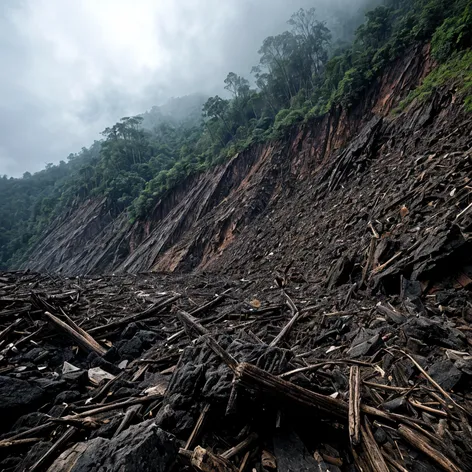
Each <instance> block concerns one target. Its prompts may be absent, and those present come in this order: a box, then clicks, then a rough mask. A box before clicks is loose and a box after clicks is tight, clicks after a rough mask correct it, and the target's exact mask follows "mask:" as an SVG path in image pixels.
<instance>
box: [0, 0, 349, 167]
mask: <svg viewBox="0 0 472 472" xmlns="http://www.w3.org/2000/svg"><path fill="white" fill-rule="evenodd" d="M311 6H318V7H319V10H320V15H322V14H323V12H326V11H327V10H329V9H332V8H333V7H336V8H343V7H346V6H349V8H352V2H351V1H350V0H337V1H336V0H331V1H328V0H311V1H309V0H294V1H292V2H287V1H286V0H225V1H221V0H172V1H169V0H69V1H63V0H2V3H1V6H0V61H1V64H2V72H3V73H2V74H1V76H0V174H7V175H13V176H20V175H22V173H23V172H25V171H27V170H28V171H30V172H34V171H37V170H40V169H41V168H43V167H44V165H45V163H47V162H53V163H56V162H58V161H59V160H61V159H65V158H66V157H67V155H68V154H69V153H71V152H76V151H78V150H80V148H81V147H82V146H88V145H89V144H91V143H92V142H93V140H94V139H97V138H99V136H100V135H99V133H100V131H102V130H103V129H104V128H105V127H106V126H108V125H110V124H113V123H114V122H116V121H117V120H118V119H119V118H120V117H122V116H129V115H132V114H137V113H140V112H143V111H145V110H146V109H149V108H151V107H152V106H153V105H156V104H161V103H163V102H164V101H166V100H167V99H168V98H170V97H173V96H182V95H186V94H189V93H193V92H202V93H206V94H215V93H220V94H221V93H222V89H223V80H224V79H225V77H226V74H227V73H228V72H229V71H234V72H237V73H238V74H242V75H246V76H249V72H250V70H251V67H252V66H253V65H255V64H256V63H257V62H258V55H257V50H258V49H259V46H260V45H261V43H262V41H263V39H264V38H265V37H267V36H268V35H271V34H277V33H279V32H281V31H283V29H284V28H286V21H287V19H288V18H289V17H290V15H291V14H292V13H293V12H294V11H296V10H297V9H298V8H300V7H305V8H309V7H311Z"/></svg>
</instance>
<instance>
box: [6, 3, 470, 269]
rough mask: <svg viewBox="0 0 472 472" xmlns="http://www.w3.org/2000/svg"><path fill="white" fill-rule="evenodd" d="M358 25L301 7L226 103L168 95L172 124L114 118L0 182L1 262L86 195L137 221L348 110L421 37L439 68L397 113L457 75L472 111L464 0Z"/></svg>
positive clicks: (380, 10)
mask: <svg viewBox="0 0 472 472" xmlns="http://www.w3.org/2000/svg"><path fill="white" fill-rule="evenodd" d="M374 3H378V2H374ZM360 23H361V21H360V19H359V18H353V19H351V20H349V22H346V21H344V20H342V18H341V17H338V18H334V19H333V18H331V19H330V21H329V23H328V22H325V21H322V19H320V18H318V16H317V12H316V10H315V9H314V8H312V9H308V10H303V9H301V10H299V11H298V12H296V13H295V14H294V15H293V16H292V17H291V18H290V19H289V21H288V26H289V29H288V30H287V31H285V32H283V33H281V34H279V35H276V36H270V37H268V38H266V39H265V40H264V42H263V44H262V46H261V47H260V49H259V55H260V61H259V64H257V65H256V66H255V67H254V68H253V71H252V72H253V77H252V78H251V79H250V80H249V79H247V78H244V77H241V76H239V75H238V74H235V73H233V72H230V73H229V74H228V76H227V78H226V80H225V81H224V87H225V89H226V91H227V96H226V98H222V97H220V96H215V97H210V98H208V99H206V98H205V100H203V99H202V97H201V96H198V97H190V98H189V97H187V99H186V100H187V101H189V100H190V102H191V105H190V106H189V104H188V103H186V101H185V100H184V101H178V100H177V101H176V102H174V105H173V108H174V109H179V113H174V117H172V113H170V114H169V113H168V112H165V109H164V108H161V109H159V108H154V109H153V110H151V112H148V113H146V114H144V115H141V116H138V117H127V118H123V119H122V120H120V121H119V122H118V123H116V124H115V125H114V126H112V127H111V128H107V129H106V130H104V132H103V133H102V134H103V139H102V140H101V141H100V142H95V143H94V144H93V145H92V146H91V147H90V148H89V149H85V148H84V149H82V151H81V152H80V153H78V154H75V155H70V156H69V158H68V162H67V163H65V162H61V163H60V164H59V165H57V166H54V165H48V167H47V168H46V169H45V170H43V171H41V172H38V173H36V174H34V175H30V174H28V173H26V174H25V175H24V177H23V178H22V179H9V178H7V177H6V176H4V177H3V178H2V179H0V196H1V201H0V267H1V266H6V265H10V266H12V265H15V264H17V263H18V261H20V260H21V257H22V256H23V254H24V252H25V248H28V247H31V245H32V244H33V243H34V241H35V240H36V239H37V237H38V236H39V235H40V234H41V233H42V232H43V231H44V230H45V229H46V228H47V227H48V225H49V224H50V222H51V221H52V220H53V218H55V217H56V216H57V215H61V214H63V212H64V211H66V210H67V209H70V208H73V207H74V205H76V204H78V203H79V202H80V201H83V200H84V199H87V198H90V197H97V198H104V199H106V204H107V206H108V208H109V210H110V211H111V212H113V213H114V214H117V213H119V212H122V211H127V212H128V214H129V218H130V220H131V221H133V220H135V219H143V218H145V217H146V216H147V215H149V214H151V213H152V208H153V207H154V205H155V204H156V202H157V201H158V199H159V198H161V197H162V195H163V194H164V193H165V192H166V191H168V190H169V189H171V188H172V187H174V186H175V185H177V184H179V183H181V182H183V181H184V180H185V179H186V178H188V177H189V176H191V175H194V174H196V173H198V172H201V171H203V170H204V169H207V168H208V167H210V166H213V165H215V164H216V163H219V162H222V161H223V160H224V159H226V158H227V157H229V156H232V155H234V154H235V153H236V152H238V151H240V150H242V149H245V148H246V147H248V146H250V145H251V144H253V143H257V142H262V141H264V140H267V139H274V138H278V137H282V136H283V135H284V134H285V133H286V132H287V130H290V129H291V128H292V127H293V126H294V125H296V124H297V123H300V122H302V121H305V120H309V119H311V118H313V117H317V116H320V115H322V114H324V113H326V112H327V111H329V110H330V109H331V108H332V107H333V106H342V107H344V108H349V107H352V106H353V105H354V104H355V103H356V102H357V101H358V100H359V99H360V98H361V97H362V96H363V94H364V93H365V91H366V89H368V88H369V87H370V86H371V85H372V83H373V82H374V81H375V80H376V79H377V78H378V76H379V75H380V74H381V72H382V70H383V69H384V67H385V66H386V65H387V64H389V63H391V62H392V61H393V60H394V59H396V58H397V57H399V56H400V55H401V54H402V53H403V52H404V51H405V50H406V49H407V48H409V47H411V46H412V45H413V44H415V43H418V42H419V43H424V42H428V41H431V44H432V54H433V56H434V58H435V59H436V60H437V61H438V63H439V64H440V66H439V67H438V68H437V69H436V70H435V71H433V73H432V74H431V75H430V77H428V78H427V80H426V81H425V82H424V84H423V86H422V87H420V88H419V89H418V90H416V91H414V92H413V93H412V94H411V95H410V97H408V99H407V100H406V101H405V103H404V106H406V105H407V104H408V103H410V102H411V101H412V100H414V99H420V100H421V99H425V98H426V97H428V96H429V95H430V94H431V93H432V92H433V91H434V90H435V89H436V88H437V87H438V86H441V85H442V84H444V83H445V82H446V81H448V80H455V81H457V82H458V84H459V87H460V90H461V91H462V92H463V94H464V96H465V100H466V105H467V106H468V107H469V108H471V109H472V99H471V98H469V96H468V95H469V93H472V92H471V90H472V72H471V71H472V68H471V65H472V53H471V52H470V50H469V48H470V46H471V43H472V0H450V1H448V2H444V0H384V1H383V4H382V5H381V6H377V7H376V8H373V9H371V10H370V11H368V12H367V14H366V15H365V21H364V23H363V24H360ZM359 25H360V26H359ZM199 100H200V102H199ZM176 104H177V105H178V106H176ZM202 105H203V106H202ZM171 108H172V105H171ZM200 109H201V110H202V115H201V116H200V114H199V111H198V110H200ZM185 116H187V117H188V119H184V117H185Z"/></svg>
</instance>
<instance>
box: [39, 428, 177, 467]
mask: <svg viewBox="0 0 472 472" xmlns="http://www.w3.org/2000/svg"><path fill="white" fill-rule="evenodd" d="M177 451H178V448H177V443H176V440H175V437H174V436H173V435H171V434H169V433H167V432H165V431H163V430H162V429H160V428H158V427H157V425H156V424H155V422H154V421H153V420H149V421H145V422H143V423H140V424H138V425H135V426H131V427H129V428H128V429H126V430H125V431H123V432H122V433H120V434H119V435H118V436H116V437H115V438H113V439H104V438H95V439H92V440H90V441H87V442H82V443H78V444H75V445H74V446H73V447H71V448H70V449H68V450H67V451H65V452H64V453H62V454H61V456H60V457H59V458H58V459H57V460H56V461H55V462H54V464H53V465H52V466H51V467H50V468H49V469H48V472H62V471H64V470H68V471H69V472H92V471H94V472H111V471H120V472H138V471H139V472H167V471H168V470H170V467H171V465H172V464H173V462H174V460H175V458H176V455H177Z"/></svg>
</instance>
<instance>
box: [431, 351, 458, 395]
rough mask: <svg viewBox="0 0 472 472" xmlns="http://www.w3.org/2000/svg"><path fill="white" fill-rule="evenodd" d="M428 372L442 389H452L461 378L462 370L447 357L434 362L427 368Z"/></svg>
mask: <svg viewBox="0 0 472 472" xmlns="http://www.w3.org/2000/svg"><path fill="white" fill-rule="evenodd" d="M428 374H429V375H431V377H432V378H433V379H434V380H435V381H436V382H437V383H438V384H439V385H441V387H442V388H443V389H444V390H452V389H453V388H454V387H455V386H456V385H457V383H458V382H459V381H460V380H461V378H462V372H461V371H460V370H459V369H458V368H457V367H455V365H454V364H453V362H452V361H450V360H448V359H445V360H441V361H438V362H435V363H434V364H433V365H432V366H431V367H430V368H429V370H428Z"/></svg>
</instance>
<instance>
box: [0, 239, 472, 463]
mask: <svg viewBox="0 0 472 472" xmlns="http://www.w3.org/2000/svg"><path fill="white" fill-rule="evenodd" d="M374 239H375V241H377V242H376V244H375V246H372V247H377V248H378V247H379V246H381V244H382V243H381V242H379V240H377V238H376V237H375V235H374V238H373V240H374ZM369 254H370V255H369V261H368V267H369V270H371V269H372V268H373V261H374V259H375V257H376V256H375V251H374V250H371V251H369ZM387 260H388V259H387ZM394 263H395V260H392V261H391V262H389V264H394ZM340 267H341V266H340ZM383 270H385V271H387V270H388V267H384V268H383ZM368 273H369V272H366V271H365V267H364V272H363V274H364V275H365V274H368ZM370 273H371V272H370ZM378 273H380V272H378ZM283 274H284V275H283V277H282V278H281V280H282V282H280V281H279V283H278V284H277V286H276V287H271V288H267V286H266V285H265V282H264V281H263V280H259V281H254V282H251V283H249V282H248V281H247V280H246V279H243V280H239V281H230V280H224V281H221V280H218V279H213V278H211V277H208V276H205V277H203V276H200V278H198V277H197V276H195V278H192V279H187V278H181V277H179V276H163V275H159V274H147V275H141V276H137V277H134V276H119V277H114V276H109V277H101V278H72V279H67V278H59V277H57V276H54V277H53V276H49V275H46V276H42V275H39V274H31V273H21V272H20V273H14V274H12V273H5V274H3V275H2V277H0V309H1V316H0V396H1V400H2V403H1V404H0V414H2V418H3V419H4V423H3V425H2V426H1V430H0V466H1V467H3V468H4V469H5V470H18V471H20V470H30V471H36V472H40V471H43V470H44V471H46V470H50V471H59V470H66V469H67V470H69V471H70V472H81V471H82V470H89V468H90V467H91V464H92V463H93V464H95V466H96V464H100V467H103V468H104V469H105V468H107V467H108V468H110V469H107V470H114V469H113V467H119V470H123V471H124V472H134V471H135V470H154V469H157V468H159V470H162V471H169V472H177V471H189V472H190V471H191V470H199V471H202V472H207V471H208V472H209V471H219V472H223V471H234V472H236V471H239V472H244V471H246V472H250V471H252V470H254V469H255V470H260V471H261V472H276V471H279V472H282V471H284V472H285V471H286V470H297V471H298V470H301V471H303V470H306V471H308V470H320V471H327V470H329V471H330V472H342V471H345V470H346V471H348V470H349V471H352V470H356V469H357V470H359V471H362V472H379V471H380V472H388V471H394V470H396V471H400V472H404V471H408V470H412V465H413V464H414V463H415V462H416V463H419V462H420V463H421V464H422V467H423V470H429V469H428V467H430V468H432V467H433V466H434V467H436V469H438V470H444V471H447V472H461V471H464V472H465V471H466V470H468V465H467V464H468V458H469V455H470V454H471V453H472V429H471V428H470V425H469V420H470V417H471V413H470V412H471V404H470V401H471V400H470V398H469V395H468V391H469V388H470V387H471V386H472V384H471V382H470V380H471V378H472V355H471V354H470V350H469V346H470V345H472V330H471V329H470V328H469V326H468V325H467V323H466V320H465V319H464V317H465V316H466V315H465V312H464V311H463V310H462V311H461V310H458V311H457V312H456V311H454V310H455V308H454V306H448V305H446V303H445V300H447V298H445V295H444V296H443V298H441V300H442V302H443V304H442V305H441V311H439V309H438V308H437V307H436V304H433V305H431V303H432V301H433V299H432V297H429V298H424V299H422V300H421V303H420V302H419V301H418V300H419V299H414V298H413V295H411V294H412V293H413V294H414V293H417V288H418V287H417V286H416V285H413V286H412V285H411V283H410V285H409V284H408V283H406V282H405V281H403V282H402V284H403V285H402V293H404V294H405V297H404V298H403V299H401V300H399V299H398V298H397V297H392V298H382V299H381V300H379V299H376V298H372V299H365V298H364V299H359V296H358V295H356V292H355V290H353V289H352V286H350V287H349V289H348V290H347V292H346V293H348V296H347V295H346V293H343V292H342V290H339V294H338V298H337V300H338V302H337V303H334V304H333V303H331V302H330V301H329V300H327V299H326V298H323V297H322V296H315V295H313V294H312V293H311V292H307V293H303V292H302V291H299V290H298V289H297V290H295V289H294V288H293V287H292V286H291V284H290V272H289V271H288V270H285V271H283ZM371 274H372V273H371ZM276 280H277V279H276ZM2 281H3V282H2ZM365 283H366V284H367V283H368V278H367V277H366V280H365ZM307 286H308V282H307ZM364 286H365V284H364ZM32 287H33V288H32ZM323 290H324V289H323ZM320 293H321V294H323V293H324V292H320ZM406 294H409V298H407V297H406ZM255 300H257V303H255V302H254V301H255ZM412 300H416V301H415V303H413V302H412ZM444 313H447V314H448V316H447V317H446V316H444V315H443V314H444ZM437 314H442V316H436V315H437ZM469 377H471V378H469ZM176 438H177V439H176ZM97 441H102V442H100V443H98V442H97ZM97 444H100V447H97ZM179 446H180V447H179ZM37 451H39V452H37ZM9 464H14V468H11V467H10V465H9ZM8 467H10V469H8ZM2 470H3V469H2Z"/></svg>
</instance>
